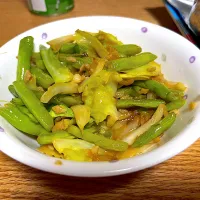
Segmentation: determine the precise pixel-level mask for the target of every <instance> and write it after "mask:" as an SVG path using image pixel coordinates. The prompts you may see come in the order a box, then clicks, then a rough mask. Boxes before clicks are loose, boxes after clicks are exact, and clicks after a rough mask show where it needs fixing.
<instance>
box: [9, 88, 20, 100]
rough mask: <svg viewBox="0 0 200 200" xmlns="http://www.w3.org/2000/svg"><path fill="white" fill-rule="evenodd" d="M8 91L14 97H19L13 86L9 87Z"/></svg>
mask: <svg viewBox="0 0 200 200" xmlns="http://www.w3.org/2000/svg"><path fill="white" fill-rule="evenodd" d="M8 90H9V91H10V93H11V94H12V95H13V96H14V97H19V96H18V94H17V92H16V91H15V88H14V86H13V85H9V86H8Z"/></svg>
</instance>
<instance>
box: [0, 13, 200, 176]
mask: <svg viewBox="0 0 200 200" xmlns="http://www.w3.org/2000/svg"><path fill="white" fill-rule="evenodd" d="M76 29H82V30H86V31H93V32H95V31H98V30H104V31H107V32H110V33H113V34H114V35H116V36H117V37H118V38H119V40H121V41H123V42H124V43H133V44H138V45H140V46H141V47H142V48H143V51H150V52H153V53H154V54H156V55H157V56H158V59H157V61H158V62H159V63H161V64H162V70H163V72H164V74H165V75H166V77H167V78H168V79H169V80H173V81H181V82H184V83H186V84H187V85H188V87H189V90H188V92H187V94H188V102H190V101H192V100H193V99H195V98H196V97H197V96H198V95H199V94H200V87H199V85H200V78H199V77H200V59H199V55H200V51H199V50H198V49H197V48H196V47H195V46H194V45H193V44H191V43H190V42H189V41H187V40H186V39H184V38H183V37H182V36H180V35H178V34H176V33H174V32H172V31H170V30H167V29H165V28H162V27H160V26H157V25H154V24H150V23H147V22H144V21H139V20H135V19H129V18H122V17H107V16H102V17H99V16H96V17H79V18H72V19H66V20H61V21H57V22H53V23H49V24H45V25H42V26H39V27H36V28H33V29H31V30H29V31H26V32H25V33H22V34H21V35H19V36H17V37H15V38H14V39H12V40H11V41H9V42H8V43H6V44H5V45H4V46H3V47H1V49H0V77H1V79H0V91H1V93H0V99H1V100H10V99H11V98H12V96H11V94H10V93H9V91H8V89H7V88H8V85H9V84H11V83H12V82H13V81H14V80H15V75H16V66H17V60H16V55H17V52H18V45H19V41H20V39H21V38H23V37H25V36H28V35H32V36H33V37H34V38H35V41H34V42H35V49H36V50H37V49H38V46H39V44H45V43H46V41H48V40H51V39H53V38H56V37H59V36H62V35H66V34H72V33H74V31H75V30H76ZM186 108H187V105H186V106H185V108H184V109H183V110H185V111H184V112H182V113H181V114H180V116H179V117H178V119H177V121H176V123H175V125H174V126H173V127H172V128H171V129H170V130H169V131H168V132H167V134H165V137H164V138H163V140H162V144H161V146H160V147H158V148H157V149H155V150H153V151H151V152H149V153H146V154H143V155H140V156H136V157H134V158H131V159H126V160H121V161H117V162H98V163H97V162H93V163H81V162H72V161H67V160H62V163H63V164H62V165H61V166H58V165H55V161H56V160H57V159H55V158H52V157H48V156H46V155H43V154H41V153H39V152H37V151H35V148H37V147H38V144H37V142H36V141H35V140H33V139H31V138H29V137H27V136H25V135H23V134H22V133H21V132H19V131H18V130H16V129H15V128H13V127H12V126H11V125H9V124H8V123H7V122H5V120H3V119H2V118H1V119H0V126H2V127H3V129H4V132H2V133H0V149H1V151H3V152H4V153H5V154H7V155H8V156H10V157H12V158H14V159H16V160H18V161H19V162H22V163H24V164H26V165H29V166H31V167H34V168H37V169H40V170H44V171H48V172H53V173H57V174H64V175H72V176H83V177H102V176H114V175H119V174H125V173H130V172H135V171H138V170H142V169H145V168H148V167H151V166H153V165H156V164H158V163H161V162H163V161H165V160H167V159H169V158H171V157H172V156H174V155H176V154H178V153H179V152H181V151H183V150H184V149H186V148H187V147H188V146H190V145H191V144H192V143H193V142H194V141H196V140H197V139H198V138H199V136H200V131H199V130H200V114H199V109H195V110H194V111H192V112H188V111H186V110H187V109H186ZM0 131H3V130H2V129H0Z"/></svg>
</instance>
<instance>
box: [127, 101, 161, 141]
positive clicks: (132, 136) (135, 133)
mask: <svg viewBox="0 0 200 200" xmlns="http://www.w3.org/2000/svg"><path fill="white" fill-rule="evenodd" d="M163 113H164V106H163V104H160V105H159V106H158V108H157V110H156V112H155V113H154V115H153V116H152V118H151V119H150V120H149V121H147V122H146V123H145V124H143V125H142V126H140V127H139V128H138V129H136V130H134V131H131V133H130V134H129V135H128V136H126V137H125V138H123V141H124V142H127V143H128V144H129V145H131V144H133V142H134V141H135V139H136V138H137V137H138V136H140V135H142V134H143V133H144V132H146V131H147V130H148V129H149V128H150V127H151V126H152V125H154V124H156V123H157V122H159V121H160V120H161V118H162V117H163Z"/></svg>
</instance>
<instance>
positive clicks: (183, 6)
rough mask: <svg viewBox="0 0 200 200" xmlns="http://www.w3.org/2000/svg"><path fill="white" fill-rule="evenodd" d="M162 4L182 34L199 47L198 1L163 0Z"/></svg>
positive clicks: (199, 10)
mask: <svg viewBox="0 0 200 200" xmlns="http://www.w3.org/2000/svg"><path fill="white" fill-rule="evenodd" d="M164 4H165V7H166V8H167V10H168V12H169V13H170V15H171V17H172V18H173V20H174V22H175V24H176V25H177V27H178V28H179V30H180V32H181V33H182V35H183V36H184V37H186V38H187V39H188V40H190V41H191V42H192V43H194V44H195V45H196V46H198V47H200V39H199V36H200V31H199V30H200V6H199V1H198V0H197V1H195V0H164Z"/></svg>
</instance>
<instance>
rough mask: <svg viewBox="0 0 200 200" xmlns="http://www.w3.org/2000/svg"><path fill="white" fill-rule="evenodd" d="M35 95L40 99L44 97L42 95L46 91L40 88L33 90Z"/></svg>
mask: <svg viewBox="0 0 200 200" xmlns="http://www.w3.org/2000/svg"><path fill="white" fill-rule="evenodd" d="M32 92H33V93H34V94H35V96H36V97H37V98H38V99H39V100H40V98H41V97H42V95H43V94H44V91H40V90H33V91H32Z"/></svg>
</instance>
